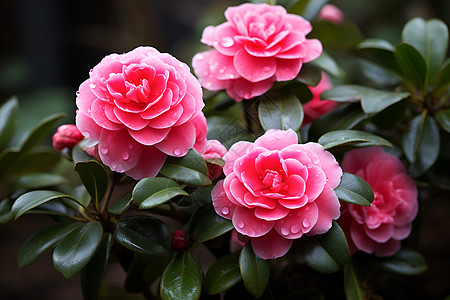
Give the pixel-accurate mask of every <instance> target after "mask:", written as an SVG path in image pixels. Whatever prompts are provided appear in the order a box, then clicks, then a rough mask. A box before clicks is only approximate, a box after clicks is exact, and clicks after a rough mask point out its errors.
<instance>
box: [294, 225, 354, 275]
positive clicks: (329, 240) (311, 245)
mask: <svg viewBox="0 0 450 300" xmlns="http://www.w3.org/2000/svg"><path fill="white" fill-rule="evenodd" d="M297 246H298V249H299V251H300V254H301V255H302V257H303V259H304V260H305V262H306V263H307V264H308V265H309V266H310V267H311V268H313V269H314V270H316V271H318V272H321V273H333V272H336V271H338V270H339V269H340V268H341V267H343V266H344V265H345V264H347V263H348V260H349V259H350V250H349V248H348V244H347V240H346V238H345V235H344V232H343V231H342V229H341V227H339V225H338V224H337V223H336V222H335V221H333V226H332V227H331V229H330V230H329V231H328V232H326V233H324V234H322V235H316V236H313V237H306V236H304V237H302V238H300V239H298V240H297Z"/></svg>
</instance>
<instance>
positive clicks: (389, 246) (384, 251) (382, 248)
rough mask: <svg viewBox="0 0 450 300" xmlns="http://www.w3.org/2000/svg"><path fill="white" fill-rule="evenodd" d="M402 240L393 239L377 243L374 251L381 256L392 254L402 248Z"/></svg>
mask: <svg viewBox="0 0 450 300" xmlns="http://www.w3.org/2000/svg"><path fill="white" fill-rule="evenodd" d="M400 246H401V245H400V241H398V240H394V239H391V240H389V241H387V242H386V243H384V244H375V247H374V249H375V250H374V253H375V255H376V256H379V257H386V256H392V255H394V254H395V253H397V252H398V250H400Z"/></svg>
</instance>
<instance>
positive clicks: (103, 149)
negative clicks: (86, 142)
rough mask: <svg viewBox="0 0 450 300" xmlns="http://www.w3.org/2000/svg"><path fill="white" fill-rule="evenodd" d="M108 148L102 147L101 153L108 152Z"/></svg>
mask: <svg viewBox="0 0 450 300" xmlns="http://www.w3.org/2000/svg"><path fill="white" fill-rule="evenodd" d="M108 151H109V150H108V148H102V150H101V152H102V153H103V154H107V153H108Z"/></svg>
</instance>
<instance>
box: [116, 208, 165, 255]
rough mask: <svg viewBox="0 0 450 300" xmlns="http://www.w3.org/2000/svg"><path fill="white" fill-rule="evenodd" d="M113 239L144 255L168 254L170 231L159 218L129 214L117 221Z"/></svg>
mask: <svg viewBox="0 0 450 300" xmlns="http://www.w3.org/2000/svg"><path fill="white" fill-rule="evenodd" d="M114 239H115V240H116V241H117V242H118V243H119V244H121V245H122V246H123V247H125V248H127V249H129V250H131V251H134V252H138V253H141V254H145V255H155V256H162V257H164V256H168V255H170V253H169V251H170V233H169V229H167V226H166V225H165V224H164V223H163V222H161V221H160V220H158V219H156V218H153V217H150V216H131V217H126V218H122V219H120V220H119V221H118V223H117V227H116V230H115V231H114Z"/></svg>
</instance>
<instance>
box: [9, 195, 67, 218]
mask: <svg viewBox="0 0 450 300" xmlns="http://www.w3.org/2000/svg"><path fill="white" fill-rule="evenodd" d="M61 198H67V199H72V200H74V201H76V199H74V198H72V197H71V196H69V195H65V194H63V193H60V192H56V191H46V190H42V191H31V192H28V193H25V194H23V195H22V196H20V197H19V198H18V199H17V200H16V202H14V204H13V206H12V209H11V215H12V216H13V218H14V219H17V218H18V217H20V216H21V215H23V214H24V213H26V212H27V211H29V210H30V209H33V208H35V207H37V206H39V205H41V204H43V203H46V202H48V201H51V200H55V199H61Z"/></svg>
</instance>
